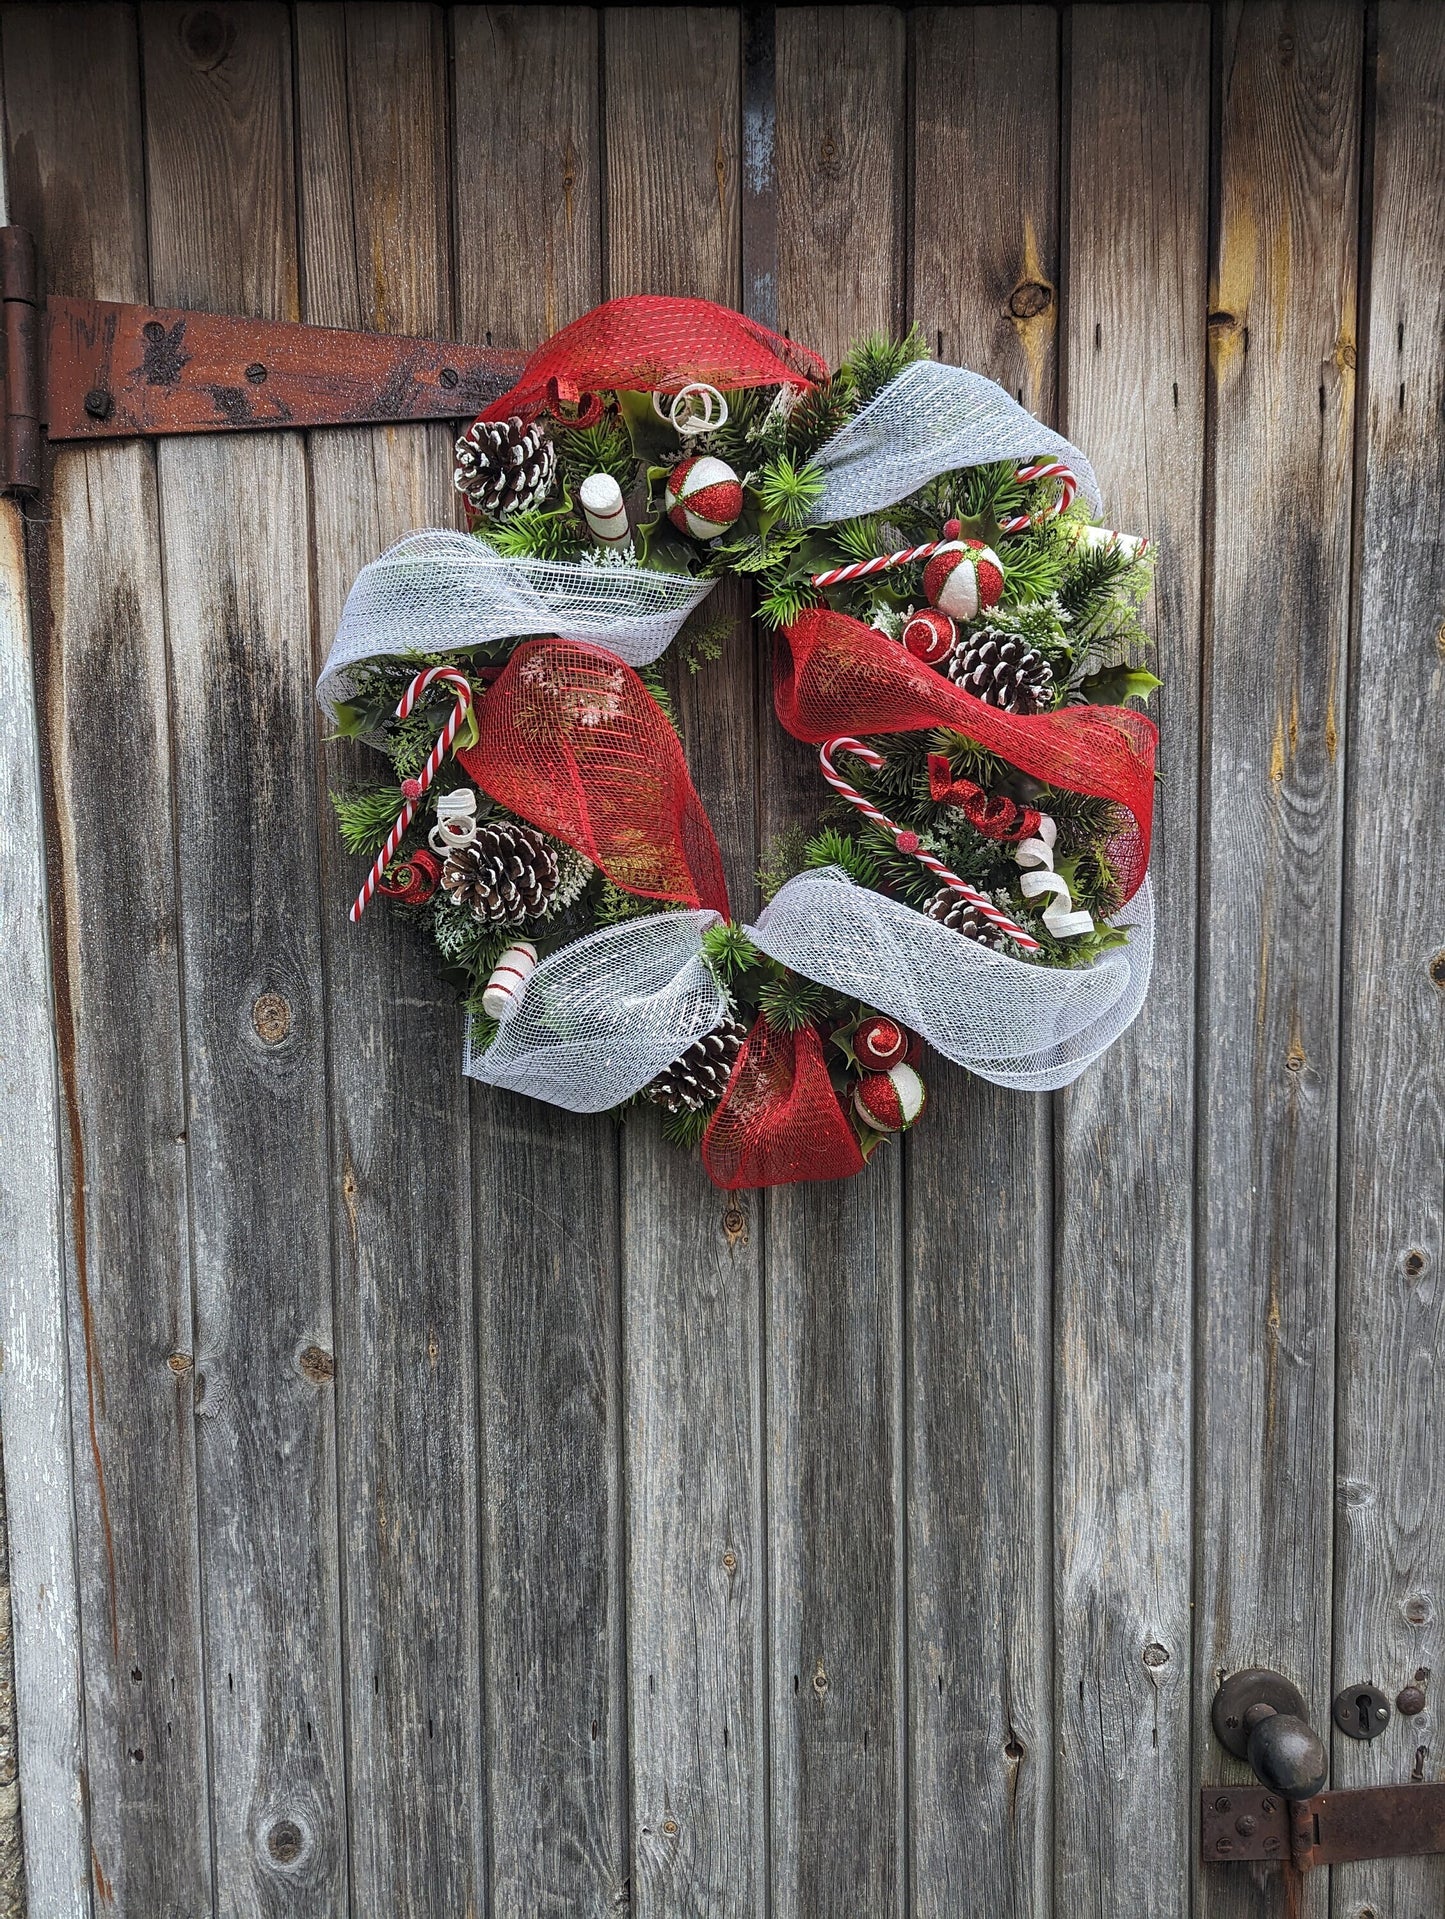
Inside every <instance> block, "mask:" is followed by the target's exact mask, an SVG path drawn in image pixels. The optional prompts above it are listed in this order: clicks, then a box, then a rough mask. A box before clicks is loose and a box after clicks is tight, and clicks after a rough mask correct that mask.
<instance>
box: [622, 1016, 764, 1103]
mask: <svg viewBox="0 0 1445 1919" xmlns="http://www.w3.org/2000/svg"><path fill="white" fill-rule="evenodd" d="M747 1036H748V1029H747V1027H746V1026H744V1025H743V1023H742V1021H741V1020H740V1019H736V1018H734V1016H733V1015H732V1014H731V1013H729V1014H727V1015H726V1017H725V1018H724V1020H723V1023H722V1025H721V1026H715V1027H714V1028H713V1030H712V1032H710V1033H706V1034H704V1036H703V1037H702V1038H701V1039H695V1040H694V1041H693V1043H692V1045H691V1046H689V1047H688V1049H687V1051H686V1052H685V1053H684V1054H683V1056H682V1058H681V1059H675V1060H674V1061H673V1062H672V1064H671V1066H668V1067H664V1069H663V1070H662V1072H660V1073H659V1074H658V1075H657V1078H656V1079H654V1080H651V1081H649V1083H648V1084H647V1085H646V1086H644V1087H643V1089H642V1096H643V1098H644V1099H650V1100H652V1101H653V1103H654V1104H655V1105H657V1106H664V1107H666V1109H667V1110H668V1112H669V1113H683V1112H686V1113H699V1112H701V1111H702V1109H703V1107H704V1106H715V1105H716V1104H717V1102H718V1101H719V1100H720V1099H721V1098H722V1096H723V1093H724V1091H725V1090H726V1088H727V1083H728V1081H729V1080H730V1079H731V1078H732V1070H733V1067H734V1066H735V1065H736V1064H737V1057H738V1054H739V1053H740V1052H741V1051H742V1050H743V1041H744V1040H745V1039H746V1038H747Z"/></svg>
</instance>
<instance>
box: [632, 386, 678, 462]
mask: <svg viewBox="0 0 1445 1919" xmlns="http://www.w3.org/2000/svg"><path fill="white" fill-rule="evenodd" d="M617 406H618V410H619V412H620V413H621V414H622V418H623V421H624V423H625V424H626V427H627V432H628V436H629V438H630V439H631V441H632V451H633V452H634V454H636V456H637V458H638V459H639V460H645V461H646V462H647V463H648V464H649V465H650V466H656V465H658V464H659V463H666V465H667V467H668V469H669V471H670V470H671V468H672V467H674V466H676V464H677V462H678V460H679V458H680V457H681V449H680V447H679V445H678V438H677V433H676V430H675V429H674V427H673V426H672V424H671V423H670V422H669V421H667V420H663V419H660V418H659V417H658V415H657V413H656V411H655V410H654V408H653V404H652V395H651V394H650V393H619V394H618V396H617Z"/></svg>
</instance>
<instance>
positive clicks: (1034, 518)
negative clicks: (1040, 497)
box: [998, 460, 1079, 533]
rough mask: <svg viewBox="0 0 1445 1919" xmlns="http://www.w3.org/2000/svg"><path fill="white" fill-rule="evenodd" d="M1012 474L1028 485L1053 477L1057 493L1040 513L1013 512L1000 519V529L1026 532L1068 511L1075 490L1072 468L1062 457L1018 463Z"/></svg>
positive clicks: (1020, 482)
mask: <svg viewBox="0 0 1445 1919" xmlns="http://www.w3.org/2000/svg"><path fill="white" fill-rule="evenodd" d="M1014 478H1015V479H1016V480H1017V481H1018V483H1019V485H1020V486H1028V485H1030V484H1031V482H1032V481H1034V480H1057V481H1058V483H1059V495H1058V498H1057V499H1056V500H1055V501H1054V503H1053V505H1052V506H1046V507H1045V508H1044V510H1043V511H1042V513H1015V514H1012V515H1011V516H1010V517H1009V518H1008V519H1007V520H1000V521H999V523H998V525H999V531H1000V532H1001V533H1027V531H1028V530H1029V528H1030V527H1031V526H1042V525H1043V523H1044V521H1045V520H1055V519H1057V518H1058V516H1059V515H1060V514H1061V513H1067V512H1068V510H1069V508H1070V507H1071V506H1072V505H1073V504H1074V495H1075V494H1076V493H1077V492H1078V490H1079V482H1078V480H1077V479H1076V478H1075V477H1074V471H1073V468H1072V467H1067V466H1065V465H1064V463H1063V461H1062V460H1035V461H1034V463H1033V464H1032V466H1021V467H1020V468H1019V470H1018V472H1017V473H1015V475H1014Z"/></svg>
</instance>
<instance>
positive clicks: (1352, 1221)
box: [1331, 0, 1445, 1919]
mask: <svg viewBox="0 0 1445 1919" xmlns="http://www.w3.org/2000/svg"><path fill="white" fill-rule="evenodd" d="M1375 98H1376V118H1375V126H1376V134H1375V145H1374V195H1373V200H1374V205H1373V233H1374V246H1373V257H1372V259H1371V262H1370V279H1369V285H1370V303H1369V313H1368V329H1369V333H1368V338H1369V349H1368V356H1367V362H1366V363H1367V366H1368V388H1367V407H1366V412H1365V423H1364V436H1363V442H1362V450H1363V454H1364V459H1365V474H1364V481H1365V484H1364V510H1363V527H1362V534H1363V537H1362V540H1361V578H1360V616H1359V624H1358V629H1357V635H1358V637H1357V641H1356V645H1355V649H1354V660H1353V666H1352V675H1351V679H1352V695H1351V710H1350V734H1349V737H1350V780H1349V786H1350V798H1349V812H1348V828H1347V835H1346V878H1345V934H1344V968H1343V979H1344V1006H1343V1019H1344V1029H1345V1043H1344V1049H1343V1061H1342V1067H1341V1086H1340V1118H1341V1137H1340V1296H1339V1340H1340V1344H1339V1384H1338V1390H1337V1395H1336V1406H1337V1409H1338V1411H1337V1418H1338V1421H1339V1429H1338V1436H1337V1455H1336V1460H1337V1463H1336V1472H1337V1479H1338V1492H1339V1503H1338V1506H1337V1512H1338V1515H1339V1530H1338V1533H1337V1536H1336V1563H1335V1608H1334V1625H1335V1661H1334V1677H1333V1682H1332V1683H1333V1685H1334V1686H1335V1687H1336V1688H1339V1687H1344V1686H1348V1685H1354V1684H1358V1683H1359V1682H1360V1681H1361V1680H1370V1681H1373V1682H1374V1683H1375V1684H1376V1685H1379V1686H1382V1687H1383V1688H1384V1689H1385V1691H1386V1693H1387V1694H1388V1695H1389V1696H1390V1697H1391V1698H1393V1697H1394V1695H1395V1693H1396V1691H1397V1690H1398V1688H1399V1687H1400V1686H1402V1685H1408V1684H1411V1683H1413V1682H1415V1681H1416V1680H1417V1679H1418V1678H1419V1677H1420V1675H1421V1674H1423V1673H1427V1672H1428V1673H1429V1674H1430V1675H1431V1677H1430V1678H1429V1679H1428V1681H1426V1696H1427V1698H1428V1700H1429V1705H1428V1707H1427V1710H1426V1711H1425V1713H1423V1714H1422V1715H1421V1716H1420V1717H1419V1718H1415V1719H1407V1718H1398V1717H1397V1718H1396V1719H1395V1720H1394V1722H1393V1723H1392V1725H1391V1727H1390V1728H1389V1731H1388V1733H1387V1734H1386V1736H1385V1737H1383V1738H1381V1739H1376V1740H1372V1741H1370V1742H1368V1743H1365V1742H1362V1741H1359V1740H1353V1739H1342V1738H1337V1739H1336V1740H1335V1749H1334V1783H1335V1784H1336V1785H1338V1786H1357V1785H1380V1784H1394V1783H1395V1782H1397V1781H1399V1780H1401V1779H1404V1778H1407V1777H1408V1776H1409V1774H1410V1771H1411V1769H1412V1766H1411V1762H1412V1759H1413V1755H1414V1752H1415V1749H1416V1748H1417V1747H1420V1746H1424V1747H1426V1748H1427V1749H1428V1750H1427V1753H1426V1758H1425V1765H1424V1770H1425V1776H1426V1777H1427V1778H1434V1779H1438V1778H1440V1777H1441V1756H1440V1749H1439V1734H1440V1724H1441V1717H1440V1708H1439V1702H1438V1689H1439V1686H1440V1684H1441V1682H1442V1679H1445V1670H1442V1669H1445V1649H1442V1641H1441V1611H1442V1605H1445V1549H1442V1542H1441V1536H1440V1527H1439V1524H1438V1514H1439V1511H1440V1502H1441V1499H1442V1497H1445V1439H1442V1436H1441V1433H1440V1430H1439V1424H1438V1419H1437V1418H1436V1410H1437V1408H1438V1405H1439V1396H1440V1394H1439V1379H1438V1360H1437V1355H1438V1353H1439V1352H1440V1350H1441V1343H1442V1338H1445V1323H1442V1310H1445V1288H1442V1284H1441V1260H1442V1258H1445V1173H1442V1167H1445V950H1442V949H1445V927H1442V924H1441V918H1440V907H1439V902H1440V897H1441V890H1442V880H1445V868H1442V864H1441V846H1440V837H1439V821H1440V819H1441V817H1442V812H1445V767H1442V761H1441V754H1440V715H1441V711H1442V699H1445V625H1442V618H1441V616H1442V612H1445V546H1442V543H1441V538H1440V525H1441V517H1442V510H1445V448H1442V444H1441V437H1440V418H1441V409H1442V405H1445V203H1442V196H1441V184H1442V181H1445V119H1442V114H1441V104H1442V101H1445V19H1442V16H1441V13H1440V10H1439V9H1438V8H1436V7H1430V6H1426V5H1421V4H1412V5H1401V4H1396V3H1395V0H1388V3H1387V4H1385V5H1383V6H1381V8H1380V10H1379V44H1378V65H1377V86H1376V96H1375ZM1331 1897H1332V1907H1333V1910H1334V1911H1335V1912H1336V1913H1337V1914H1339V1915H1340V1919H1354V1916H1355V1915H1357V1914H1360V1913H1363V1912H1365V1911H1367V1910H1368V1911H1374V1912H1377V1913H1379V1914H1382V1915H1383V1914H1388V1913H1401V1914H1414V1913H1426V1912H1434V1911H1439V1910H1440V1909H1441V1907H1442V1905H1445V1862H1442V1861H1441V1860H1440V1859H1438V1858H1436V1859H1409V1860H1390V1861H1385V1860H1373V1861H1369V1862H1366V1863H1364V1864H1361V1865H1357V1866H1343V1867H1338V1868H1337V1869H1336V1870H1335V1872H1334V1874H1333V1884H1332V1888H1331Z"/></svg>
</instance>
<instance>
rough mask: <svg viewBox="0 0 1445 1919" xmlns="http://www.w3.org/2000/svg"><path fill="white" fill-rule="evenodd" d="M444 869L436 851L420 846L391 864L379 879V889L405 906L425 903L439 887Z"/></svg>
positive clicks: (377, 884)
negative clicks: (432, 851)
mask: <svg viewBox="0 0 1445 1919" xmlns="http://www.w3.org/2000/svg"><path fill="white" fill-rule="evenodd" d="M441 871H442V868H441V861H440V860H439V859H437V857H436V855H435V854H434V853H429V852H428V851H427V849H426V848H425V847H424V846H420V847H418V848H417V850H416V852H415V853H409V854H408V855H407V857H406V858H405V859H404V860H397V861H396V863H395V864H394V865H393V866H390V867H388V869H387V870H386V872H385V873H383V874H382V876H381V878H380V879H379V880H378V881H377V882H376V890H377V892H378V893H385V894H386V896H387V898H388V899H393V900H398V901H399V902H400V903H401V904H402V905H403V906H422V905H424V904H425V903H426V901H427V900H429V899H430V898H431V896H432V894H433V893H435V891H436V890H437V882H438V880H439V879H440V878H441Z"/></svg>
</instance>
